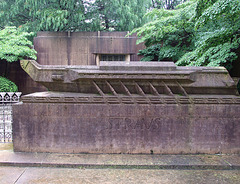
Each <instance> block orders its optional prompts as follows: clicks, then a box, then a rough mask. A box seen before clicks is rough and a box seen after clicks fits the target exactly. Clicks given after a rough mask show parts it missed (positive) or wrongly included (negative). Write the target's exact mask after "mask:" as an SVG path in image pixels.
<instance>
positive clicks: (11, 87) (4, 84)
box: [0, 77, 18, 92]
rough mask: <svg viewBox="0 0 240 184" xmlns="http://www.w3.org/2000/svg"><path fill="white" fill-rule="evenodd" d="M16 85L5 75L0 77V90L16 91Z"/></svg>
mask: <svg viewBox="0 0 240 184" xmlns="http://www.w3.org/2000/svg"><path fill="white" fill-rule="evenodd" d="M17 91H18V87H17V85H16V84H15V83H13V82H12V81H10V80H8V79H6V78H5V77H0V92H17Z"/></svg>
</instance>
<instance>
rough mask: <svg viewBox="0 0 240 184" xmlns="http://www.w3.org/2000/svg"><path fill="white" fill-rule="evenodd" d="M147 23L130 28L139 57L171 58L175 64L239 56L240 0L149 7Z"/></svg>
mask: <svg viewBox="0 0 240 184" xmlns="http://www.w3.org/2000/svg"><path fill="white" fill-rule="evenodd" d="M146 16H147V17H148V18H149V19H151V21H150V22H148V23H146V24H145V25H144V26H142V27H140V28H136V29H134V31H133V32H137V34H138V35H139V36H142V38H141V39H140V41H139V42H145V44H146V46H147V49H145V50H142V51H140V54H142V55H144V56H145V57H144V59H143V60H156V59H157V60H173V61H175V62H176V64H178V65H192V66H225V67H226V68H227V69H228V70H232V68H233V66H234V64H235V63H236V62H238V63H239V61H238V60H237V58H238V56H239V55H240V31H239V30H240V2H239V1H238V0H210V1H209V0H189V1H187V2H185V3H183V4H181V5H178V6H177V7H176V8H175V9H174V10H165V9H153V10H152V11H151V12H149V13H148V14H147V15H146Z"/></svg>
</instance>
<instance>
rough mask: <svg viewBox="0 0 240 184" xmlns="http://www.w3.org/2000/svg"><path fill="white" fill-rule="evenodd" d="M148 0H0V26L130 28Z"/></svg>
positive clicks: (140, 19) (140, 18)
mask: <svg viewBox="0 0 240 184" xmlns="http://www.w3.org/2000/svg"><path fill="white" fill-rule="evenodd" d="M150 5H151V0H131V1H128V0H95V1H90V0H0V26H1V27H2V28H3V27H5V26H17V27H21V28H22V29H23V30H24V31H30V32H31V31H33V32H37V31H72V32H74V31H101V30H106V31H113V30H114V31H129V30H132V29H133V28H135V27H138V26H141V25H143V24H144V23H145V22H144V18H143V16H144V14H145V13H146V12H147V10H148V9H149V8H150Z"/></svg>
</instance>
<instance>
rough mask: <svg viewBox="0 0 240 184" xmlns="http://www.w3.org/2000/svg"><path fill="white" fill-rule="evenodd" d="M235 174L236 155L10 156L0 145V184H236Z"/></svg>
mask: <svg viewBox="0 0 240 184" xmlns="http://www.w3.org/2000/svg"><path fill="white" fill-rule="evenodd" d="M9 166H11V167H9ZM18 166H19V167H18ZM143 166H144V167H143ZM156 166H159V167H156ZM160 166H161V167H160ZM173 166H174V167H173ZM183 166H185V167H183ZM59 167H62V168H59ZM63 167H65V168H63ZM210 168H211V169H210ZM203 169H204V170H203ZM206 169H207V170H206ZM239 169H240V157H239V155H143V154H141V155H130V154H59V153H16V152H13V150H12V144H9V143H7V144H6V143H4V144H0V183H1V184H10V183H16V184H21V183H24V184H35V183H41V184H45V183H48V184H49V183H54V184H55V183H109V184H110V183H137V184H138V183H167V184H172V183H178V184H185V183H190V184H191V183H194V184H196V183H197V184H198V183H199V184H202V183H211V184H212V183H213V184H215V183H216V184H218V183H221V184H237V183H239V182H240V170H239Z"/></svg>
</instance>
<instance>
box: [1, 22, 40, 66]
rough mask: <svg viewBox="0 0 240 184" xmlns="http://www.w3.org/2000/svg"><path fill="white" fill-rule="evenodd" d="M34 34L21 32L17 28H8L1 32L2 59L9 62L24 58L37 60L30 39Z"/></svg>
mask: <svg viewBox="0 0 240 184" xmlns="http://www.w3.org/2000/svg"><path fill="white" fill-rule="evenodd" d="M32 35H33V33H26V32H22V31H19V30H18V29H16V27H6V28H5V29H3V30H1V31H0V59H1V60H6V61H8V62H13V61H17V60H19V59H24V58H31V59H37V58H36V55H35V54H36V51H35V50H34V49H32V48H31V47H32V42H31V41H29V40H28V37H30V36H32Z"/></svg>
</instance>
